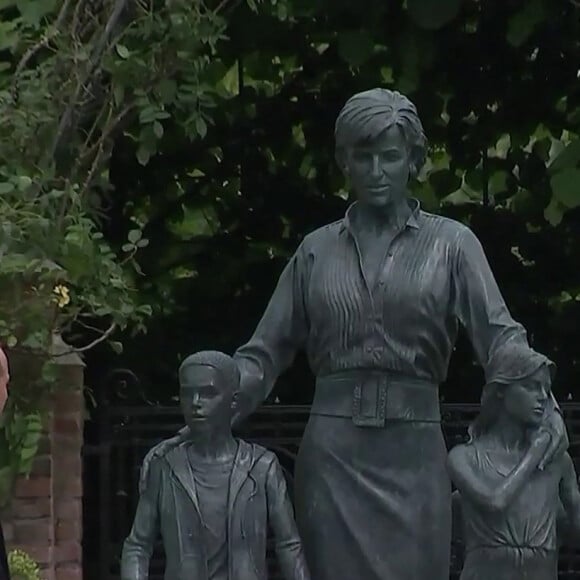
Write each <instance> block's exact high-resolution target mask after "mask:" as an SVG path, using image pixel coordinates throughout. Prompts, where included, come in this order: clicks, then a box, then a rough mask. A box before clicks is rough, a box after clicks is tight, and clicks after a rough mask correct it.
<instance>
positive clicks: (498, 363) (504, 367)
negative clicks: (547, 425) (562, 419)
mask: <svg viewBox="0 0 580 580" xmlns="http://www.w3.org/2000/svg"><path fill="white" fill-rule="evenodd" d="M489 367H490V368H491V369H492V377H493V378H492V379H491V380H490V381H489V382H488V384H487V385H486V386H485V387H484V389H483V393H482V396H481V409H480V412H479V415H478V416H477V418H476V419H475V421H473V423H472V424H471V425H470V427H469V439H470V441H474V440H475V439H477V438H478V437H480V436H481V435H483V434H485V433H487V432H488V431H489V430H490V429H491V428H492V427H493V425H494V423H495V422H496V420H497V419H498V417H499V416H500V415H501V414H504V415H505V416H507V417H509V419H510V420H512V421H513V422H514V423H518V424H519V425H521V426H523V427H525V428H533V427H537V426H539V424H540V423H541V422H542V419H543V418H544V415H545V413H546V412H549V409H548V401H549V397H550V392H551V386H552V381H553V378H554V374H555V370H556V368H555V365H554V363H553V362H552V361H551V360H550V359H548V358H547V357H545V356H544V355H543V354H540V353H539V352H536V351H534V350H533V349H531V348H530V347H528V346H527V345H522V344H512V345H507V347H506V348H505V349H503V350H502V351H501V352H498V354H497V356H496V357H494V358H493V359H492V360H491V361H490V365H489Z"/></svg>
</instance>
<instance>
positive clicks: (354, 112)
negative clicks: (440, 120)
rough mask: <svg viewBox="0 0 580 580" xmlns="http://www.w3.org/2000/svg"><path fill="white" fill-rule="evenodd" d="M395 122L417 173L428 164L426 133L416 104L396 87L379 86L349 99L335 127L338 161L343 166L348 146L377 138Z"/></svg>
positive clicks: (413, 175)
mask: <svg viewBox="0 0 580 580" xmlns="http://www.w3.org/2000/svg"><path fill="white" fill-rule="evenodd" d="M392 126H397V127H399V128H400V130H401V132H402V133H403V137H404V139H405V141H406V143H407V146H408V148H409V154H410V172H411V176H412V177H416V176H417V175H418V173H419V172H420V171H421V169H422V167H423V165H424V164H425V159H426V156H427V137H426V136H425V131H424V130H423V125H422V123H421V120H420V119H419V114H418V113H417V108H416V107H415V105H414V104H413V103H412V102H411V101H410V100H409V99H408V98H407V97H406V96H405V95H402V94H401V93H399V92H397V91H389V90H387V89H380V88H377V89H371V90H368V91H364V92H362V93H357V94H356V95H353V96H352V97H351V98H350V99H348V101H347V102H346V104H345V105H344V107H343V108H342V110H341V111H340V113H339V115H338V118H337V119H336V124H335V128H334V139H335V146H336V161H337V162H338V164H339V165H341V166H342V165H343V164H344V160H345V153H346V150H347V149H348V148H349V147H355V146H356V145H358V144H360V143H364V142H365V141H369V140H372V139H376V138H377V137H378V136H379V135H380V134H381V133H382V132H383V131H385V130H387V129H389V128H390V127H392Z"/></svg>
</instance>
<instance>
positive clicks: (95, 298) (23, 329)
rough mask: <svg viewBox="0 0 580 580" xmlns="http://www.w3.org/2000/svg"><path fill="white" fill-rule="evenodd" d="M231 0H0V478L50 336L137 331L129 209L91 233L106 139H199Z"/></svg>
mask: <svg viewBox="0 0 580 580" xmlns="http://www.w3.org/2000/svg"><path fill="white" fill-rule="evenodd" d="M234 5H235V1H232V2H229V1H227V0H224V1H222V2H220V3H214V4H213V5H212V3H211V2H207V3H205V4H204V3H203V2H191V1H189V0H171V1H167V2H165V1H157V0H151V1H147V0H141V1H138V2H128V1H127V0H102V1H98V2H94V1H93V0H78V1H76V2H71V0H0V17H1V18H0V127H1V131H2V135H4V136H9V137H8V138H6V137H5V138H4V139H3V140H2V141H0V254H1V256H2V269H1V272H0V288H1V291H0V341H2V342H4V343H6V344H7V345H8V347H9V348H10V361H11V366H12V373H11V374H12V377H13V380H12V385H11V391H10V393H11V400H12V411H11V412H10V413H8V414H7V416H6V420H5V425H4V436H3V437H0V479H2V476H3V475H4V474H5V473H6V472H7V471H10V472H12V473H26V472H27V470H28V468H29V467H30V465H31V457H30V456H31V454H33V451H32V450H33V448H34V436H35V435H34V434H35V433H36V425H37V422H36V419H37V417H36V412H37V411H38V410H39V409H42V402H43V400H44V399H45V395H46V394H48V392H49V389H47V381H48V379H49V378H50V377H51V376H53V375H54V369H52V370H51V363H52V362H53V361H52V359H51V345H52V340H53V335H54V333H55V332H60V333H63V335H64V336H66V338H67V339H68V341H69V342H71V344H73V347H74V348H73V350H74V351H76V352H85V351H88V350H90V349H92V348H93V347H94V346H96V345H97V344H100V343H108V344H109V345H110V346H111V347H112V348H113V349H114V350H115V351H116V352H120V350H121V348H122V346H121V343H120V342H119V341H118V340H116V338H118V337H117V336H116V333H118V332H119V331H125V330H127V331H130V332H131V333H135V332H136V331H140V330H144V328H145V327H144V322H145V320H146V318H147V317H148V315H149V314H150V307H149V306H148V305H147V304H146V303H145V301H143V300H142V299H141V297H140V296H139V295H138V294H137V293H136V291H135V288H136V279H137V278H139V276H140V275H141V271H140V269H139V267H138V265H137V262H136V260H135V256H136V254H137V253H138V252H139V251H140V250H142V249H143V248H145V247H146V246H147V244H148V240H147V239H146V238H145V237H144V236H143V235H142V224H141V223H140V222H139V220H138V218H137V217H136V216H134V215H130V212H131V210H130V208H129V209H128V211H129V215H130V219H131V224H132V225H131V228H129V230H128V231H127V232H126V235H125V237H124V239H123V240H119V241H117V242H116V243H113V244H111V243H109V242H107V241H105V239H104V238H103V234H102V223H103V218H104V216H105V214H106V209H107V208H106V206H105V198H106V197H107V196H109V195H114V192H113V184H112V183H111V181H110V179H109V168H108V164H109V158H110V153H111V147H112V144H113V143H114V142H115V137H116V136H119V135H121V134H123V133H124V134H125V135H126V138H127V139H131V140H132V142H134V143H135V146H136V152H135V154H136V159H138V161H139V163H141V164H145V163H147V161H148V159H149V158H150V157H151V155H154V154H155V153H156V152H157V149H158V144H159V142H160V141H161V140H162V139H163V136H164V126H165V124H166V123H168V122H173V123H178V124H179V126H180V127H182V128H183V134H182V137H183V138H184V139H188V140H195V139H200V138H203V137H204V136H205V134H206V132H207V127H208V125H210V124H211V123H212V118H211V112H212V107H213V106H214V104H215V103H214V95H215V94H216V89H215V87H214V84H215V83H211V82H210V80H211V78H212V75H215V74H216V72H215V71H214V68H215V67H214V66H213V57H214V55H215V51H216V45H217V43H218V42H219V41H220V40H222V39H224V29H225V23H226V20H225V16H226V10H229V9H231V8H232V7H233V6H234ZM218 74H219V71H218ZM168 109H170V111H171V112H168ZM33 435H34V436H33ZM0 484H2V485H4V480H2V482H0ZM7 485H8V484H7Z"/></svg>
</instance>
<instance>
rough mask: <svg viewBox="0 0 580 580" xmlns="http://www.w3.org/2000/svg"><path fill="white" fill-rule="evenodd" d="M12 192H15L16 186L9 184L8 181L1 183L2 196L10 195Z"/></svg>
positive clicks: (0, 192)
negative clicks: (4, 194)
mask: <svg viewBox="0 0 580 580" xmlns="http://www.w3.org/2000/svg"><path fill="white" fill-rule="evenodd" d="M11 191H14V184H12V183H8V182H7V181H5V182H3V183H0V194H2V193H10V192H11Z"/></svg>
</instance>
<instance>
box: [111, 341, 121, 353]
mask: <svg viewBox="0 0 580 580" xmlns="http://www.w3.org/2000/svg"><path fill="white" fill-rule="evenodd" d="M109 345H110V346H111V348H112V349H113V351H114V352H115V354H123V344H122V343H120V342H118V341H116V340H111V341H110V342H109Z"/></svg>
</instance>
